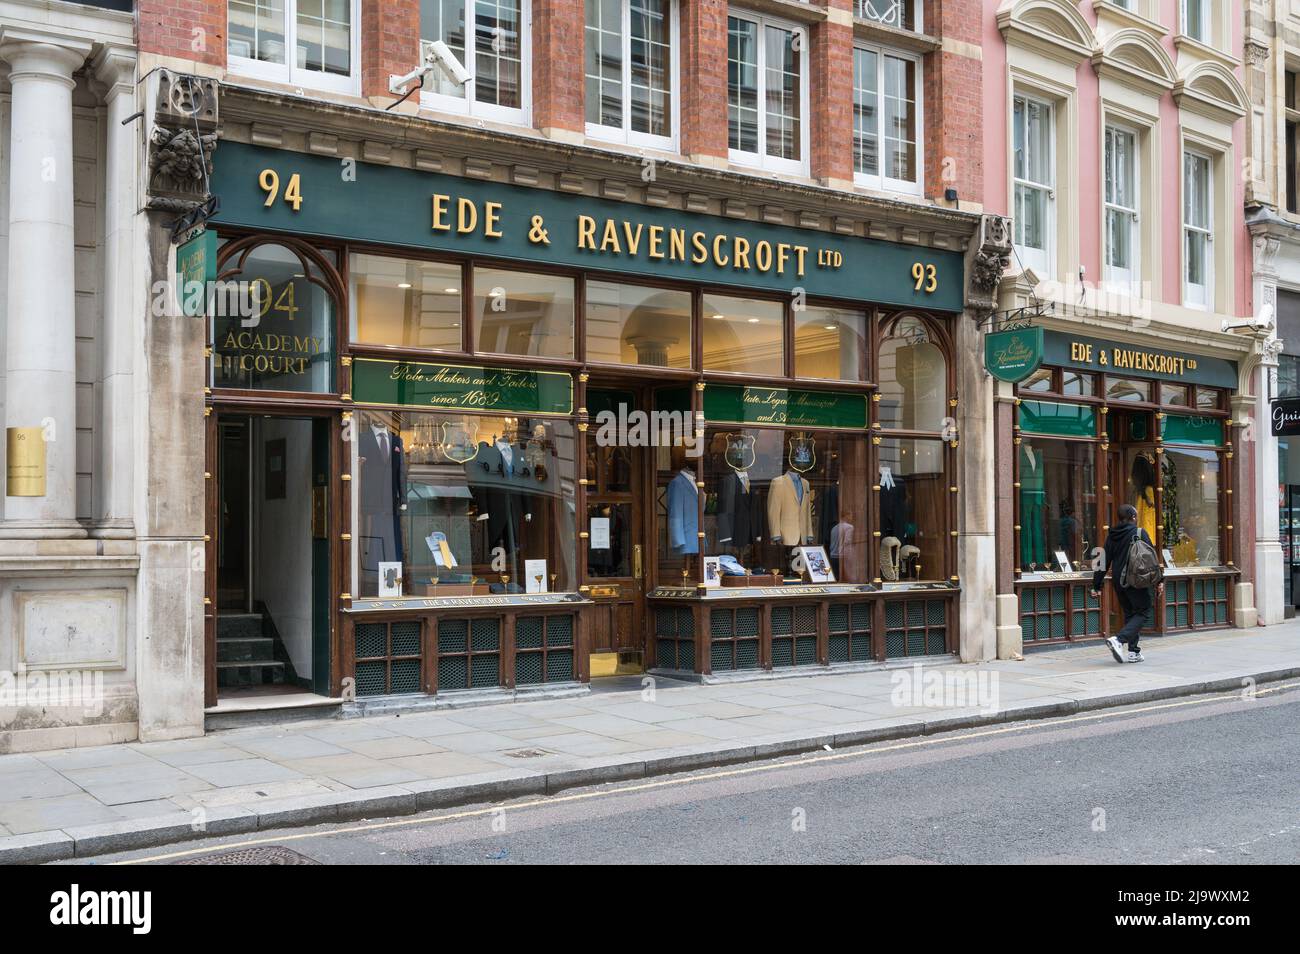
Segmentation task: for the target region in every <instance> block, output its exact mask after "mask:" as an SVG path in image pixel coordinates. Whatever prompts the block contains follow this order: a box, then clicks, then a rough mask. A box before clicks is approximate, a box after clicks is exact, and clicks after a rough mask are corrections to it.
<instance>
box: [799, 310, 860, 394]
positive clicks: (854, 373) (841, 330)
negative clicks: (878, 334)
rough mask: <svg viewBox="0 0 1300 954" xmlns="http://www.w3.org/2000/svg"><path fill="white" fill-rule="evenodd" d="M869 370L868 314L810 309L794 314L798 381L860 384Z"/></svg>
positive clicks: (852, 311)
mask: <svg viewBox="0 0 1300 954" xmlns="http://www.w3.org/2000/svg"><path fill="white" fill-rule="evenodd" d="M866 367H867V314H866V312H864V311H857V310H854V309H851V308H820V307H811V306H810V307H807V308H800V309H796V310H795V312H794V373H795V377H799V378H824V379H827V380H839V381H861V380H862V379H863V378H864V377H865V370H866Z"/></svg>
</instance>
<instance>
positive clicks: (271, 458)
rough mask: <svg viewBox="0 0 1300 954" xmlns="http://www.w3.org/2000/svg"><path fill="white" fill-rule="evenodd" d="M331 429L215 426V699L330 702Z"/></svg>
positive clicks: (272, 421) (261, 421)
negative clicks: (293, 696) (298, 696)
mask: <svg viewBox="0 0 1300 954" xmlns="http://www.w3.org/2000/svg"><path fill="white" fill-rule="evenodd" d="M329 472H330V470H329V421H328V420H327V419H325V418H294V417H274V416H269V415H253V414H222V415H219V416H218V418H217V470H216V477H217V511H216V526H215V537H216V549H217V554H216V608H217V612H216V640H215V652H214V653H212V654H211V658H209V660H208V665H209V667H212V668H213V669H215V677H216V678H215V683H216V687H217V698H218V700H230V699H239V698H248V697H257V696H275V695H282V694H289V693H302V692H310V693H315V694H318V695H325V696H327V695H329V674H330V617H329V605H330V604H329V544H328V540H329V519H328V518H329V514H328V510H327V508H328V499H329V497H328V493H327V489H328V483H327V481H328V474H329Z"/></svg>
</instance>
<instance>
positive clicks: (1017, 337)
mask: <svg viewBox="0 0 1300 954" xmlns="http://www.w3.org/2000/svg"><path fill="white" fill-rule="evenodd" d="M1042 364H1043V329H1042V328H1019V329H1016V330H1015V331H995V332H993V333H992V334H988V335H985V336H984V367H985V368H987V369H988V372H989V374H991V375H993V377H995V378H997V379H998V380H999V381H1006V382H1008V383H1010V384H1017V383H1019V382H1021V381H1023V380H1024V379H1025V378H1027V377H1029V376H1030V375H1031V374H1033V373H1034V372H1035V371H1037V370H1038V369H1039V368H1040V367H1041V366H1042Z"/></svg>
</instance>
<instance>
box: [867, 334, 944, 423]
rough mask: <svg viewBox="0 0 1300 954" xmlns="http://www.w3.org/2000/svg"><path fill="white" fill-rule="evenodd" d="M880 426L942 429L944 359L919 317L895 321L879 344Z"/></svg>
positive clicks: (939, 348)
mask: <svg viewBox="0 0 1300 954" xmlns="http://www.w3.org/2000/svg"><path fill="white" fill-rule="evenodd" d="M879 384H880V401H879V403H878V405H877V407H878V415H879V421H880V425H881V427H885V428H896V429H902V430H910V431H936V432H937V431H942V430H943V429H944V425H945V423H946V422H947V420H948V419H949V409H948V362H947V359H945V358H944V354H943V349H942V348H941V347H940V345H939V343H938V342H936V341H935V340H933V336H932V335H931V332H930V329H929V327H928V326H927V325H926V324H925V322H923V321H922V320H921V319H920V318H915V317H904V318H901V319H899V320H898V321H896V322H895V323H894V325H893V327H892V328H890V329H889V331H888V334H887V335H886V336H885V337H884V339H883V340H882V342H881V345H880V381H879Z"/></svg>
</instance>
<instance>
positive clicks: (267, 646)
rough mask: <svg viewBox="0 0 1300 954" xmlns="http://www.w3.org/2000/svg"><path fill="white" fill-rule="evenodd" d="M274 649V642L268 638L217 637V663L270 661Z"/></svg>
mask: <svg viewBox="0 0 1300 954" xmlns="http://www.w3.org/2000/svg"><path fill="white" fill-rule="evenodd" d="M274 647H275V640H273V639H272V638H271V637H270V636H218V637H217V662H218V663H223V662H239V661H247V660H254V659H270V658H271V654H272V653H273V652H274V651H275V648H274Z"/></svg>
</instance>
